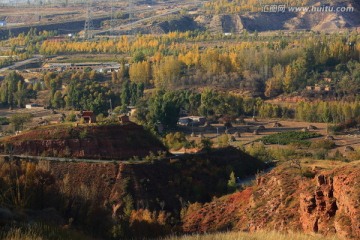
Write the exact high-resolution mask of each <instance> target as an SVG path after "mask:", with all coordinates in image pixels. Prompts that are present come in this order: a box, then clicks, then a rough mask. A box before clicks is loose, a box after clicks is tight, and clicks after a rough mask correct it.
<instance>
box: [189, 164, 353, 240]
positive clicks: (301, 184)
mask: <svg viewBox="0 0 360 240" xmlns="http://www.w3.org/2000/svg"><path fill="white" fill-rule="evenodd" d="M296 172H297V171H294V169H291V168H289V169H284V168H283V167H281V170H279V169H276V170H274V171H273V172H271V173H269V174H266V175H264V176H262V177H259V178H258V179H257V182H256V185H255V186H254V187H252V188H249V189H245V190H244V191H242V192H239V193H236V194H233V195H230V196H226V197H223V198H220V199H216V200H214V201H213V202H212V203H208V204H205V205H204V206H202V207H197V208H196V209H195V210H194V209H191V208H189V209H190V211H188V213H187V215H186V216H185V218H184V225H183V229H184V231H186V232H197V231H200V232H204V231H221V230H224V229H222V227H223V226H224V224H221V223H231V224H227V225H226V226H227V230H245V231H257V230H279V231H288V230H291V231H304V232H306V233H319V234H322V235H333V234H337V235H338V236H339V237H343V238H346V239H359V238H360V230H359V229H360V211H359V210H360V200H359V199H360V188H359V186H358V185H357V183H359V182H360V167H359V166H357V165H355V164H349V166H345V167H341V168H337V169H335V170H333V171H324V172H319V173H318V174H317V175H316V176H315V177H314V178H313V179H308V178H303V177H300V176H299V172H297V173H296ZM249 193H250V194H249ZM234 198H235V199H237V204H236V209H233V207H231V214H222V212H228V211H229V209H227V207H226V206H227V203H228V202H229V199H234ZM240 199H241V201H240ZM223 208H224V209H223ZM209 216H212V218H213V219H215V220H214V221H208V222H206V221H204V220H205V219H208V218H209Z"/></svg>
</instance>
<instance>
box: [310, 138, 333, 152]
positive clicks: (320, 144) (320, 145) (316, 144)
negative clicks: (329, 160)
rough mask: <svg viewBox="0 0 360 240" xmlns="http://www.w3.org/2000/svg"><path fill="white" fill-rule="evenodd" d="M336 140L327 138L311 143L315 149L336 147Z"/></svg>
mask: <svg viewBox="0 0 360 240" xmlns="http://www.w3.org/2000/svg"><path fill="white" fill-rule="evenodd" d="M335 146H336V145H335V142H334V141H331V140H327V139H322V140H317V141H314V142H312V143H311V148H313V149H327V150H329V149H333V148H334V147H335Z"/></svg>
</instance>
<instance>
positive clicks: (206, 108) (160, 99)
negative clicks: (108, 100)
mask: <svg viewBox="0 0 360 240" xmlns="http://www.w3.org/2000/svg"><path fill="white" fill-rule="evenodd" d="M260 101H261V100H260V99H253V98H246V99H243V98H241V97H238V96H235V95H232V94H225V93H221V92H219V91H216V90H212V89H209V88H208V89H205V90H204V91H203V92H202V93H198V92H194V91H189V90H181V91H164V90H159V91H156V92H154V93H152V94H151V95H148V96H145V97H144V98H142V99H141V100H140V101H139V102H138V105H137V119H138V121H139V122H141V123H142V124H144V125H148V126H152V127H153V126H156V125H158V124H160V123H161V124H162V125H163V126H164V127H165V128H166V129H173V128H175V127H176V124H177V121H178V119H179V117H180V112H186V113H188V114H191V115H202V116H206V117H208V118H209V119H211V118H214V119H215V118H218V117H220V116H228V117H229V118H230V119H235V118H236V117H238V116H241V115H252V114H253V110H254V108H256V106H257V105H258V104H259V102H260Z"/></svg>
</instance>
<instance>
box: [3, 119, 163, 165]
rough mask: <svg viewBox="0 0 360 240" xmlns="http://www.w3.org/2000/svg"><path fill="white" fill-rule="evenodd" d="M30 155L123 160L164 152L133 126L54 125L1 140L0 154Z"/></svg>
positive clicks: (159, 143)
mask: <svg viewBox="0 0 360 240" xmlns="http://www.w3.org/2000/svg"><path fill="white" fill-rule="evenodd" d="M9 145H11V146H12V148H13V153H14V154H15V155H16V154H18V155H19V154H25V155H30V156H48V157H73V158H88V159H119V160H126V159H129V158H131V157H133V156H138V157H145V156H147V155H149V153H150V152H153V153H157V152H158V151H166V148H165V147H164V146H163V144H162V143H161V142H160V141H159V140H157V139H156V138H155V137H154V136H152V135H151V134H150V133H149V132H148V131H145V130H144V129H143V127H141V126H139V125H136V124H134V123H129V124H126V125H120V124H114V125H104V126H76V127H75V126H71V125H54V126H46V127H40V128H38V129H35V130H31V131H27V132H24V133H22V134H20V135H17V136H13V137H9V138H6V139H2V140H1V141H0V152H6V151H7V149H6V148H8V146H9Z"/></svg>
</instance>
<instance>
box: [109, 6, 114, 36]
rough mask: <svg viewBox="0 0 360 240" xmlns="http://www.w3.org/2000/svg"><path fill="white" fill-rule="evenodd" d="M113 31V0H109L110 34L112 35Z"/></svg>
mask: <svg viewBox="0 0 360 240" xmlns="http://www.w3.org/2000/svg"><path fill="white" fill-rule="evenodd" d="M113 31H114V0H111V20H110V36H112V35H113Z"/></svg>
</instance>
